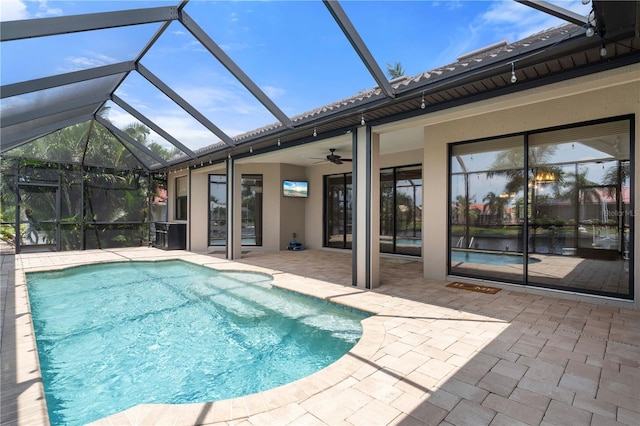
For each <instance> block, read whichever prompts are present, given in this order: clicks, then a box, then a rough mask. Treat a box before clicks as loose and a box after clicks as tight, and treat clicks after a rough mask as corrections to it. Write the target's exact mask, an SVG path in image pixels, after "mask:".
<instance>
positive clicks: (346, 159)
mask: <svg viewBox="0 0 640 426" xmlns="http://www.w3.org/2000/svg"><path fill="white" fill-rule="evenodd" d="M340 160H342V161H353V160H352V159H351V158H341V159H340Z"/></svg>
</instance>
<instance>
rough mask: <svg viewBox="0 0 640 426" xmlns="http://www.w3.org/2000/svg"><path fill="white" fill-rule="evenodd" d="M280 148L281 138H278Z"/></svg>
mask: <svg viewBox="0 0 640 426" xmlns="http://www.w3.org/2000/svg"><path fill="white" fill-rule="evenodd" d="M278 146H280V138H278Z"/></svg>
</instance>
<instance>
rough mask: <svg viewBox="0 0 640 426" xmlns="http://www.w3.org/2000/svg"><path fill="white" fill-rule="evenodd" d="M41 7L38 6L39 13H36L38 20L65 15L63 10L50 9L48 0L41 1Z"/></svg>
mask: <svg viewBox="0 0 640 426" xmlns="http://www.w3.org/2000/svg"><path fill="white" fill-rule="evenodd" d="M39 3H40V5H39V6H38V11H37V12H36V17H37V18H47V17H50V16H61V15H63V12H62V9H60V8H58V7H49V3H48V2H47V0H40V1H39Z"/></svg>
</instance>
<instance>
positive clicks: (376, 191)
mask: <svg viewBox="0 0 640 426" xmlns="http://www.w3.org/2000/svg"><path fill="white" fill-rule="evenodd" d="M379 158H380V137H379V135H377V134H375V133H373V132H372V131H371V127H369V126H368V125H367V126H366V127H359V128H358V130H357V132H355V134H354V136H353V198H354V208H353V218H352V223H353V244H352V247H353V249H352V250H353V252H352V256H353V274H352V283H353V285H354V286H358V287H362V288H367V289H370V288H376V287H378V286H380V164H379Z"/></svg>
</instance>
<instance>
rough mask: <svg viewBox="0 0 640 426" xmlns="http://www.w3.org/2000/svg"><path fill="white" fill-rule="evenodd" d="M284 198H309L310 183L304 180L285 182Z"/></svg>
mask: <svg viewBox="0 0 640 426" xmlns="http://www.w3.org/2000/svg"><path fill="white" fill-rule="evenodd" d="M282 196H283V197H292V198H307V197H308V196H309V182H307V181H303V180H283V181H282Z"/></svg>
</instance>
